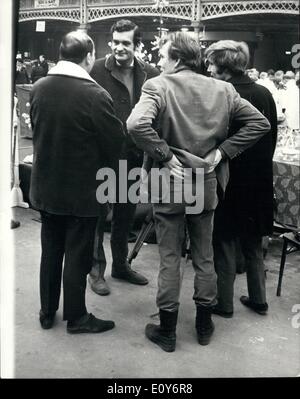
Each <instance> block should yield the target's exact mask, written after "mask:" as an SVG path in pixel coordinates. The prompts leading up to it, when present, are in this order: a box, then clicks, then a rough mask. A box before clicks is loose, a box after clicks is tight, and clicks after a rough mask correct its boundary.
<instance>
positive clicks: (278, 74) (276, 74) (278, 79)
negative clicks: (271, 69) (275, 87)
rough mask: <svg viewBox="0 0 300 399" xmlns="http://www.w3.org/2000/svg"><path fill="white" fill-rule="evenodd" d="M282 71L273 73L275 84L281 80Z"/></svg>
mask: <svg viewBox="0 0 300 399" xmlns="http://www.w3.org/2000/svg"><path fill="white" fill-rule="evenodd" d="M283 75H284V74H283V71H281V70H279V71H276V72H275V74H274V80H275V81H276V82H281V81H282V79H283Z"/></svg>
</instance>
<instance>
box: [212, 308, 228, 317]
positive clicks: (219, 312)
mask: <svg viewBox="0 0 300 399" xmlns="http://www.w3.org/2000/svg"><path fill="white" fill-rule="evenodd" d="M211 313H212V314H217V315H218V316H221V317H224V318H225V319H231V318H232V317H233V312H225V311H224V310H222V309H220V308H218V306H213V307H212V309H211Z"/></svg>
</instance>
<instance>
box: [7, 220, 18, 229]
mask: <svg viewBox="0 0 300 399" xmlns="http://www.w3.org/2000/svg"><path fill="white" fill-rule="evenodd" d="M20 224H21V223H20V222H19V221H18V220H13V219H12V220H11V221H10V228H11V229H16V228H17V227H20Z"/></svg>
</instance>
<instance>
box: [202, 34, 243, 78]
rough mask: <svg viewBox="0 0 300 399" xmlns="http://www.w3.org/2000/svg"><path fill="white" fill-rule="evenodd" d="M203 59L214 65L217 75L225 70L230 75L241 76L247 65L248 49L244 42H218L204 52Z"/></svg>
mask: <svg viewBox="0 0 300 399" xmlns="http://www.w3.org/2000/svg"><path fill="white" fill-rule="evenodd" d="M205 57H206V59H207V60H208V62H210V63H211V64H214V65H216V67H217V69H218V73H223V72H224V71H225V70H227V71H228V72H229V73H230V74H232V75H243V74H244V73H245V71H246V68H247V65H248V63H249V59H250V55H249V47H248V45H247V43H245V42H237V41H234V40H220V41H218V42H216V43H213V44H212V45H210V46H209V47H208V48H207V49H206V50H205Z"/></svg>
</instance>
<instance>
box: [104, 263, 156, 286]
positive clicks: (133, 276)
mask: <svg viewBox="0 0 300 399" xmlns="http://www.w3.org/2000/svg"><path fill="white" fill-rule="evenodd" d="M111 276H112V277H113V278H117V279H119V280H125V281H127V282H128V283H131V284H136V285H146V284H148V283H149V281H148V280H147V279H146V277H144V276H143V275H142V274H140V273H138V272H135V271H133V270H132V269H131V267H130V265H129V263H126V264H125V265H124V266H122V267H115V266H114V265H113V266H112V271H111Z"/></svg>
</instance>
